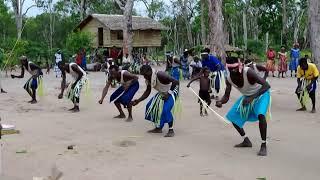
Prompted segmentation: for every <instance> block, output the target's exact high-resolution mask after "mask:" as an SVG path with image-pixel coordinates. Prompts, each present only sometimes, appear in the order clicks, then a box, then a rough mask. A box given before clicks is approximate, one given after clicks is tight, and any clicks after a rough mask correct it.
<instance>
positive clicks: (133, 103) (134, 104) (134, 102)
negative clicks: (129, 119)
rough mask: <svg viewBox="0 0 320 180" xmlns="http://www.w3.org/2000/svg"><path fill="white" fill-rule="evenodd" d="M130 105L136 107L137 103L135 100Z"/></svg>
mask: <svg viewBox="0 0 320 180" xmlns="http://www.w3.org/2000/svg"><path fill="white" fill-rule="evenodd" d="M130 104H131V105H132V106H136V105H138V104H139V101H138V100H137V99H136V100H133V101H131V102H130Z"/></svg>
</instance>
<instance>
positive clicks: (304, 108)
mask: <svg viewBox="0 0 320 180" xmlns="http://www.w3.org/2000/svg"><path fill="white" fill-rule="evenodd" d="M306 110H307V108H306V107H302V108H300V109H297V110H296V111H306Z"/></svg>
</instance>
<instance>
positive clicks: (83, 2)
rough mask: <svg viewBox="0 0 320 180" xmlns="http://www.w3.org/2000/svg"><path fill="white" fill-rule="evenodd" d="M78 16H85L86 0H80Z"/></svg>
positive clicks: (82, 17)
mask: <svg viewBox="0 0 320 180" xmlns="http://www.w3.org/2000/svg"><path fill="white" fill-rule="evenodd" d="M80 16H81V20H83V19H84V18H85V16H86V0H81V2H80Z"/></svg>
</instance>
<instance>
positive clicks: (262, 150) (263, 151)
mask: <svg viewBox="0 0 320 180" xmlns="http://www.w3.org/2000/svg"><path fill="white" fill-rule="evenodd" d="M258 156H267V144H266V143H262V144H261V147H260V151H259V152H258Z"/></svg>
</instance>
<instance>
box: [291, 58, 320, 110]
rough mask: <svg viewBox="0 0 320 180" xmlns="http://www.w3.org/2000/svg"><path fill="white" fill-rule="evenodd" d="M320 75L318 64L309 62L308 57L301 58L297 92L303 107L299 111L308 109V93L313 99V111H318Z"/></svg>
mask: <svg viewBox="0 0 320 180" xmlns="http://www.w3.org/2000/svg"><path fill="white" fill-rule="evenodd" d="M318 77H319V70H318V68H317V66H316V65H315V64H313V63H308V60H307V59H306V58H301V59H300V62H299V66H298V72H297V78H298V79H297V81H298V87H297V89H296V94H297V96H298V99H299V101H300V104H301V108H300V109H297V111H306V110H307V108H306V103H307V100H308V97H307V96H308V95H309V97H310V99H311V101H312V110H311V113H315V112H316V90H317V80H318Z"/></svg>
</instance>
